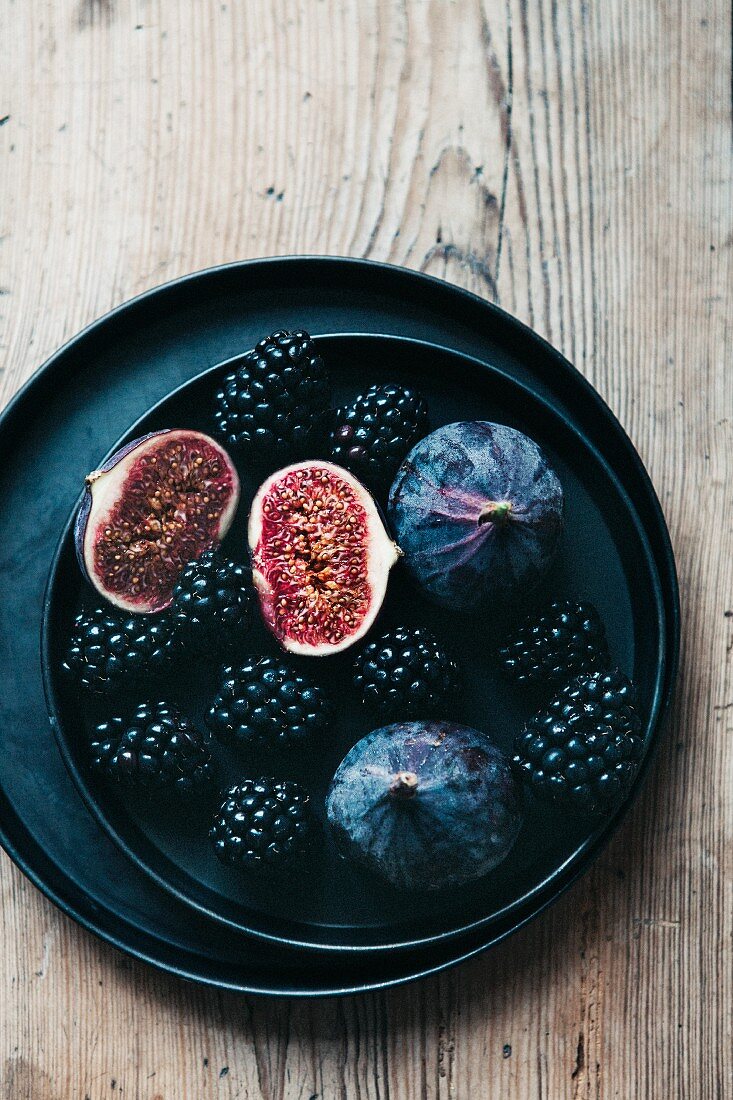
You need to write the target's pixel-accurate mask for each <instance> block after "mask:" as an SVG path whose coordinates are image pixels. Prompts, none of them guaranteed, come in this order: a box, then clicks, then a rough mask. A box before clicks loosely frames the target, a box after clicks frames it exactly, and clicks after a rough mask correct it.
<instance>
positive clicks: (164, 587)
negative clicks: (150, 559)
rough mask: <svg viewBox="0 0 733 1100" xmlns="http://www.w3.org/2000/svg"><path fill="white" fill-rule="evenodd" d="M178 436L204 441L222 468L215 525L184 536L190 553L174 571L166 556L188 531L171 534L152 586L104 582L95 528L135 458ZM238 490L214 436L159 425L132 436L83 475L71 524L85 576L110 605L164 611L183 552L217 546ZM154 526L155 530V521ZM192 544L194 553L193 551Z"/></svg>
mask: <svg viewBox="0 0 733 1100" xmlns="http://www.w3.org/2000/svg"><path fill="white" fill-rule="evenodd" d="M179 440H180V441H181V442H182V443H185V444H186V445H189V446H194V447H196V446H204V447H206V448H208V449H209V450H213V451H215V452H216V454H217V456H218V458H219V459H220V461H221V463H222V465H223V467H224V469H225V471H226V479H228V488H229V495H228V497H227V498H225V503H224V507H223V508H222V510H221V513H220V515H219V516H218V520H217V522H216V524H215V527H214V528H213V529H212V530H211V531H210V532H209V533H208V537H206V538H203V539H201V538H200V537H199V539H198V541H197V542H196V540H194V542H193V544H192V543H191V540H187V542H186V546H187V548H188V550H189V553H188V554H187V555H186V554H184V555H182V556H181V562H180V569H179V570H178V571H177V572H176V571H175V570H171V569H170V560H172V559H173V558H174V557H175V540H176V539H178V540H179V541H180V540H182V538H183V535H184V534H187V533H188V531H187V528H186V527H185V526H183V527H182V530H179V531H178V532H176V534H175V535H174V542H173V549H172V551H170V552H169V551H168V549H167V547H166V548H165V550H166V555H165V556H166V565H165V566H164V567H163V569H162V570H161V572H162V574H163V576H162V577H160V578H159V582H160V583H158V584H157V585H152V584H150V582H149V581H148V583H147V585H141V586H139V590H130V591H125V590H124V588H122V589H121V588H119V587H118V588H115V589H112V588H111V587H110V586H108V584H106V583H105V578H104V577H103V576H100V575H99V571H98V569H97V567H96V561H95V540H96V538H97V533H98V532H99V531H100V530H101V529H102V528H103V527H104V526H105V523H106V522H107V521H108V517H109V515H110V514H111V511H112V510H113V509H114V508H115V507H116V506H117V505H118V504H119V503H120V502H121V501H124V499H125V493H124V490H125V489H126V488H128V487H129V486H130V484H131V482H130V478H131V476H132V473H133V471H134V470H135V463H137V462H139V461H140V460H141V459H143V458H145V457H146V456H149V455H151V454H153V453H154V452H155V451H156V449H157V448H158V447H161V448H163V447H164V446H165V444H166V443H169V442H174V443H175V442H177V441H179ZM226 479H225V480H226ZM205 491H206V489H203V490H202V492H204V493H205ZM239 492H240V488H239V475H238V474H237V471H236V468H235V466H234V464H233V463H232V460H231V458H230V457H229V455H228V454H227V452H226V451H225V450H224V448H223V447H222V446H221V444H220V443H217V442H216V440H214V439H212V438H211V437H210V436H208V435H205V434H204V433H203V432H197V431H194V430H193V429H188V428H179V429H171V428H164V429H161V430H160V431H157V432H150V433H149V434H148V435H145V436H141V437H140V438H139V439H133V440H132V441H131V442H130V443H126V444H125V446H124V447H121V448H120V449H119V450H118V451H116V452H115V453H114V454H113V455H112V456H111V457H110V458H108V459H107V461H106V462H105V463H104V464H103V465H102V466H101V467H99V469H97V470H94V471H92V473H90V474H88V475H87V477H86V479H85V492H84V496H83V498H82V501H81V504H80V506H79V511H78V513H77V517H76V523H75V525H74V545H75V549H76V556H77V559H78V562H79V566H80V568H81V571H82V573H83V574H84V577H85V578H86V580H87V581H89V583H90V584H91V585H92V586H93V587H94V588H95V589H96V590H97V591H98V592H99V593H100V595H102V596H103V597H104V598H105V600H107V601H108V602H109V603H111V604H112V605H113V606H114V607H118V608H120V609H122V610H124V611H128V612H129V611H132V612H136V613H138V614H142V615H145V614H152V613H155V612H158V611H162V610H164V609H165V608H167V607H168V606H170V603H171V600H172V595H173V587H174V585H175V583H176V581H177V579H178V574H179V573H180V570H182V569H183V567H184V565H185V564H186V560H185V559H186V557H188V560H190V559H191V558H192V557H197V556H199V555H200V554H202V553H203V552H204V551H205V550H209V549H212V548H214V547H216V546H218V545H219V543H220V542H221V540H222V539H223V538H224V535H225V534H226V533H227V531H228V530H229V527H230V526H231V524H232V520H233V519H234V515H235V513H236V510H237V505H238V503H239ZM159 511H160V509H159ZM135 512H136V515H135V517H134V518H135V520H136V522H137V523H138V524H140V525H141V529H140V531H139V533H138V530H137V528H135V534H136V535H137V538H138V539H139V540H140V541H141V542H142V543H143V545H144V540H146V539H150V538H151V535H150V526H142V525H143V523H144V517H143V519H142V520H141V518H140V516H139V514H138V508H135ZM153 518H154V517H153ZM193 523H194V520H193V519H191V524H193ZM158 530H160V526H159V527H158ZM189 530H190V529H189ZM194 547H195V552H193V551H194Z"/></svg>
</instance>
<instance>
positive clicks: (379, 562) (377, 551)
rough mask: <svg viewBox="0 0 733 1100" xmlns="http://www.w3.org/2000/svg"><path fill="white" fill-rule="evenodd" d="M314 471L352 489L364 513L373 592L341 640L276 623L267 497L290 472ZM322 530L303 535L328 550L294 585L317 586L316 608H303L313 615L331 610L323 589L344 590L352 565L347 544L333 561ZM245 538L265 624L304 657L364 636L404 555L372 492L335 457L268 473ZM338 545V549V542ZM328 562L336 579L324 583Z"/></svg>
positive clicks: (301, 554) (277, 592) (303, 558)
mask: <svg viewBox="0 0 733 1100" xmlns="http://www.w3.org/2000/svg"><path fill="white" fill-rule="evenodd" d="M313 471H323V472H324V473H325V474H326V475H327V476H328V477H331V478H333V479H334V481H335V483H336V484H338V483H343V485H344V488H345V489H346V490H347V493H349V494H353V500H354V501H355V502H356V504H357V506H358V509H359V511H360V512H361V527H360V528H359V529H358V530H359V533H360V535H361V537H363V540H364V541H363V543H362V545H363V546H364V547H365V548H366V551H367V554H366V569H365V575H364V576H365V581H366V587H367V588H368V591H369V602H368V606H367V607H366V608H364V609H362V610H361V618H360V619H359V621H358V622H357V623H356V625H355V626H354V628H353V629H351V630H350V631H348V632H346V633H345V634H344V635H343V636H342V637H341V638H340V639H334V638H331V639H327V638H326V637H324V636H323V635H322V634H319V631H318V630H317V629H316V630H313V631H312V632H311V633H310V634H309V636H305V635H304V636H300V637H299V636H296V634H295V632H291V633H288V631H287V630H286V629H285V628H284V627H283V626H281V625H280V623H279V622H278V614H279V601H280V598H281V596H282V595H283V591H282V588H281V589H278V588H276V587H275V586H274V584H273V583H272V582H271V575H273V574H275V573H276V571H275V570H270V569H269V566H271V565H272V563H273V562H274V561H276V558H277V555H276V554H275V553H274V552H273V548H272V545H271V543H272V542H273V541H274V540H272V539H270V540H269V541H268V539H266V538H265V536H264V530H265V525H266V515H265V510H264V505H265V502H266V501H267V500H268V498H271V494H272V493H273V491H274V490H275V489H276V488H277V487H278V486H279V485H281V484H282V483H284V482H285V480H286V479H287V478H288V477H290V476H291V475H295V476H296V477H297V476H298V475H300V474H301V473H302V474H305V475H308V474H309V473H311V472H313ZM352 503H353V502H352ZM316 514H317V513H316V512H315V511H314V512H312V513H311V515H312V516H315V515H316ZM319 514H322V513H319ZM342 514H345V513H342ZM304 522H305V521H304ZM309 522H310V521H309ZM273 530H274V531H275V533H276V535H277V537H278V539H279V538H280V536H281V530H278V529H277V528H273ZM336 530H337V525H336V526H333V527H332V530H331V535H332V536H333V532H334V531H336ZM322 531H323V537H322V538H320V537H318V534H317V533H316V532H309V533H308V534H307V536H306V535H303V536H302V537H303V538H306V537H307V539H308V540H310V546H311V548H312V547H314V546H317V545H318V544H319V543H320V544H321V546H320V552H321V553H324V551H325V556H324V557H323V558H322V559H321V560H320V561H314V563H313V565H314V567H313V568H312V569H311V568H310V565H306V566H305V567H304V575H303V576H302V578H301V588H297V587H296V588H295V589H294V591H295V592H296V593H300V592H301V590H302V587H303V586H305V585H308V586H311V589H312V590H313V589H315V590H317V592H318V596H317V601H318V602H317V604H316V607H315V608H314V607H313V605H312V604H311V606H310V607H308V608H306V609H305V610H306V611H307V614H308V615H309V616H311V615H312V616H315V617H316V618H317V617H318V615H319V613H320V614H321V616H322V617H323V615H324V614H326V615H327V614H328V612H329V608H328V603H329V597H328V596H326V595H325V592H324V589H330V590H331V591H333V592H334V595H335V596H336V597H338V596H339V594H340V593H341V592H342V591H344V590H345V587H346V586H345V584H344V577H343V571H344V570H345V569H347V568H348V566H349V564H350V562H349V560H348V559H347V558H346V559H344V553H343V549H341V550H340V551H339V553H338V554H337V555H336V558H335V559H333V561H332V560H331V559H330V558H329V557H328V554H329V552H330V551H332V550H333V545H332V544H329V530H328V525H327V524H324V526H323V529H322ZM337 537H338V536H337ZM247 540H248V543H249V550H250V555H251V560H252V581H253V584H254V587H255V591H256V592H257V595H258V597H259V602H260V610H261V612H262V618H263V619H264V622H265V625H266V626H267V628H268V630H270V632H271V633H272V634H273V635H274V636H275V638H276V639H277V641H278V642H279V643H280V645H281V646H282V647H283V649H285V650H287V651H288V652H289V653H294V654H296V655H297V656H300V657H325V656H331V655H333V654H334V653H340V652H341V651H342V650H344V649H347V648H348V647H349V646H352V645H354V643H355V642H358V641H359V639H360V638H363V637H364V635H365V634H366V633H367V631H368V630H369V629H370V627H371V626H372V624H373V622H374V620H375V619H376V617H377V615H378V614H379V611H380V609H381V607H382V603H383V602H384V597H385V595H386V592H387V581H388V579H389V573H390V570H391V569H392V566H393V565H394V564H395V562H396V561H397V559H398V557H399V556H400V549H399V547H398V546H396V545H395V543H394V542H393V541H392V539H391V538H390V535H389V533H388V532H387V529H386V527H385V525H384V522H383V520H382V517H381V514H380V512H379V509H378V507H377V505H376V504H375V502H374V499H373V498H372V496H371V494H370V493H369V491H368V490H367V489H366V488H365V487H364V486H363V485H362V484H361V482H360V481H357V479H356V478H355V477H354V475H353V474H352V473H350V472H349V471H348V470H344V469H343V468H342V467H341V466H337V465H335V463H333V462H326V461H323V460H320V459H313V460H310V461H307V462H296V463H294V464H293V465H291V466H286V467H284V468H283V469H282V470H276V471H275V473H274V474H271V475H270V477H268V478H267V480H266V481H264V482H263V483H262V485H261V486H260V488H259V489H258V490H257V492H256V494H255V497H254V500H253V501H252V508H251V511H250V515H249V523H248V527H247ZM337 549H339V548H338V547H337ZM308 553H310V550H309V551H305V550H303V549H301V550H299V551H298V553H297V555H296V559H297V561H298V562H300V563H304V562H307V554H308ZM339 559H344V560H343V562H342V564H339V565H337V564H336V562H337V561H338V560H339ZM324 565H327V566H328V567H329V573H330V575H331V577H332V578H333V577H335V580H332V581H331V582H329V583H328V584H326V585H323V579H324V578H325V576H326V574H325V572H322V571H321V570H323V568H324ZM342 567H343V568H342ZM340 570H341V572H340ZM350 583H351V582H350V581H347V584H350ZM339 586H341V587H339ZM296 603H297V601H295V602H294V605H293V614H295V612H296V611H297V610H300V608H299V607H297V606H295V604H296ZM319 608H320V612H319ZM322 625H323V623H322V621H321V622H319V623H318V626H319V627H320V626H322Z"/></svg>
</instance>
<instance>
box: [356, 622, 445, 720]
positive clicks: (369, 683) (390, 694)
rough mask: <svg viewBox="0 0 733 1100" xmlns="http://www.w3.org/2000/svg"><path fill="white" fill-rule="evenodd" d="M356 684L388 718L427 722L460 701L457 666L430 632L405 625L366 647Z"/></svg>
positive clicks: (375, 707)
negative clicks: (454, 702)
mask: <svg viewBox="0 0 733 1100" xmlns="http://www.w3.org/2000/svg"><path fill="white" fill-rule="evenodd" d="M354 684H355V685H356V687H357V689H358V690H359V691H360V692H361V694H362V697H363V699H364V702H365V703H367V704H369V706H371V707H373V708H374V710H376V711H378V712H379V713H380V714H381V715H382V716H384V717H385V718H400V719H402V718H423V717H426V716H427V715H431V714H436V713H438V712H440V710H441V708H442V707H443V706H444V705H448V704H449V703H450V701H451V699H452V698H453V697H454V696H455V694H456V691H457V689H458V667H457V665H456V663H455V662H454V661H453V660H452V658H451V657H449V655H448V654H447V653H446V652H445V650H444V649H443V647H442V646H441V644H440V642H438V640H437V638H435V636H434V635H433V634H431V633H430V631H429V630H424V629H422V628H415V629H412V628H410V627H406V626H400V627H397V629H396V630H390V631H388V632H387V633H386V634H383V635H382V637H381V638H377V639H376V641H373V642H370V643H369V644H368V645H366V646H364V648H363V649H362V651H361V653H360V654H359V656H358V657H357V658H356V661H355V663H354Z"/></svg>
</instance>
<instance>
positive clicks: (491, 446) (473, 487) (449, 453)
mask: <svg viewBox="0 0 733 1100" xmlns="http://www.w3.org/2000/svg"><path fill="white" fill-rule="evenodd" d="M388 516H389V520H390V523H391V524H392V528H393V530H394V532H395V535H396V538H397V541H398V542H399V544H400V547H401V549H402V551H403V553H404V555H405V558H404V560H405V565H406V567H407V569H408V571H409V573H410V574H411V576H412V577H413V579H414V580H415V582H416V583H417V584H418V586H419V587H420V588H421V589H422V591H423V592H424V593H425V595H426V596H427V597H428V598H429V599H431V600H432V601H433V602H434V603H437V604H439V605H441V606H444V607H449V608H453V609H455V610H457V611H467V610H471V609H475V608H476V607H478V606H481V605H484V606H485V605H487V604H489V603H492V604H494V603H495V604H499V605H502V604H506V603H508V602H510V601H511V600H512V599H514V598H515V597H516V596H517V595H520V594H521V595H526V594H527V593H529V592H531V590H532V589H534V588H535V587H536V586H537V584H538V583H539V581H540V580H541V579H542V577H543V576H544V574H545V573H546V572H547V570H548V569H549V567H550V565H551V564H552V560H553V558H554V556H555V553H556V551H557V548H558V544H559V541H560V536H561V533H562V526H563V523H562V517H563V491H562V486H561V484H560V481H559V479H558V477H557V475H556V473H555V472H554V470H553V469H552V467H551V466H550V465H549V463H548V461H547V458H546V457H545V455H544V453H543V451H542V450H541V449H540V447H539V446H538V445H537V444H536V443H535V442H534V441H533V440H532V439H530V438H529V437H528V436H526V435H523V434H522V432H519V431H517V430H516V429H514V428H510V427H507V426H506V425H504V424H493V423H490V422H489V421H484V420H476V421H462V422H458V423H455V424H446V425H445V426H444V427H442V428H438V429H437V431H434V432H431V434H430V435H428V436H426V437H425V438H424V439H422V440H421V441H420V442H419V443H418V444H417V445H416V446H415V447H413V449H412V450H411V451H410V453H409V455H408V456H407V458H406V459H405V461H404V462H403V464H402V466H401V467H400V469H399V470H398V472H397V476H396V477H395V480H394V482H393V483H392V488H391V489H390V493H389V505H388Z"/></svg>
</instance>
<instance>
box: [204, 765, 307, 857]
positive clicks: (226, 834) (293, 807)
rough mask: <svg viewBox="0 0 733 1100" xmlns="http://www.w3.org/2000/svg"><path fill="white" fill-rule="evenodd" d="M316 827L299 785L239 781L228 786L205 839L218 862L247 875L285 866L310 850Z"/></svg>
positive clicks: (268, 780)
mask: <svg viewBox="0 0 733 1100" xmlns="http://www.w3.org/2000/svg"><path fill="white" fill-rule="evenodd" d="M315 834H316V824H315V819H314V817H313V812H312V809H311V804H310V796H309V795H308V792H307V791H306V790H305V789H304V788H303V787H301V786H300V785H299V784H297V783H290V782H282V783H281V782H278V781H277V780H276V779H243V780H242V781H241V783H238V784H237V785H236V786H234V787H230V788H229V790H228V791H227V792H226V796H225V798H224V801H223V802H222V804H221V806H220V807H219V809H218V811H217V813H216V815H215V817H214V824H213V825H212V827H211V831H210V833H209V836H210V837H211V840H212V842H213V845H214V851H215V852H216V855H217V856H218V858H219V859H220V860H221V862H222V863H229V864H232V865H234V866H238V867H243V868H249V869H251V870H267V869H271V870H275V869H276V868H278V867H288V866H290V865H291V864H292V863H293V862H295V861H296V860H297V859H298V857H302V856H303V855H304V854H305V853H306V852H307V851H308V850H309V848H310V847H311V844H312V842H313V840H314V839H315Z"/></svg>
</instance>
